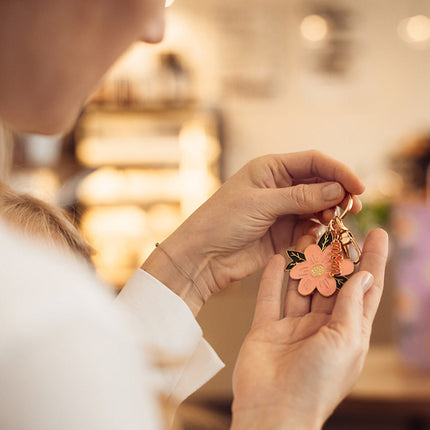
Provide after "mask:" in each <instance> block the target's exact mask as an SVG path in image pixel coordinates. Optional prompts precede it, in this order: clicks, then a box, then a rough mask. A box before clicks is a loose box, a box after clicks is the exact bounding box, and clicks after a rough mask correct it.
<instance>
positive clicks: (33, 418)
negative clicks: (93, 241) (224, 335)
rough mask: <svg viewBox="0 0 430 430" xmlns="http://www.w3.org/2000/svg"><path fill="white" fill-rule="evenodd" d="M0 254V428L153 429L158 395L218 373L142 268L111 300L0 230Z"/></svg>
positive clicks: (181, 310)
mask: <svg viewBox="0 0 430 430" xmlns="http://www.w3.org/2000/svg"><path fill="white" fill-rule="evenodd" d="M0 255H1V256H2V259H1V263H2V264H1V268H0V387H1V388H0V428H1V429H8V430H28V429H32V430H59V429H61V430H76V429H79V430H84V429H91V430H99V429H100V430H120V429H121V430H124V429H127V430H142V429H145V430H152V429H161V428H162V417H161V414H160V410H159V405H158V398H159V393H160V391H161V392H163V393H164V394H165V395H166V396H168V397H169V398H170V399H171V400H172V401H174V402H180V401H182V400H183V399H185V398H186V397H187V396H188V395H190V394H191V393H192V392H194V391H195V390H196V389H198V388H199V387H200V386H201V385H203V384H204V383H205V382H206V381H207V380H208V379H210V378H211V377H212V376H213V375H215V374H216V373H217V372H218V371H219V370H220V369H221V368H222V367H223V364H222V362H221V360H220V359H219V358H218V356H217V355H216V353H215V352H214V351H213V349H212V348H211V347H210V346H209V345H208V343H207V342H206V341H205V340H204V339H203V337H202V331H201V329H200V327H199V325H198V324H197V322H196V320H195V319H194V317H193V315H192V313H191V311H190V310H189V308H188V307H187V306H186V304H185V303H184V302H183V301H182V299H181V298H179V297H178V296H176V295H175V294H174V293H173V292H172V291H170V290H169V289H167V288H166V287H165V286H164V285H163V284H161V283H160V282H159V281H157V280H156V279H154V278H153V277H152V276H151V275H149V274H148V273H146V272H144V271H143V270H140V269H139V270H137V272H136V273H135V274H134V276H133V277H132V278H131V279H130V281H129V282H128V284H127V285H126V287H125V288H124V289H123V291H122V292H121V293H120V294H119V296H118V297H117V298H116V299H115V298H114V296H113V295H112V294H111V293H110V292H109V291H108V289H107V288H106V287H105V286H104V285H102V283H101V282H100V281H98V280H97V279H96V278H95V277H94V275H93V274H92V273H91V271H90V270H88V268H87V267H85V265H83V264H82V263H81V262H78V261H76V260H75V259H74V258H73V257H71V256H69V255H67V256H65V255H60V254H59V253H58V251H56V252H53V251H52V250H51V249H45V248H42V247H41V246H40V244H38V243H37V244H36V243H32V242H28V241H27V240H24V239H23V238H21V237H18V236H16V235H15V234H14V233H11V232H10V231H8V229H7V228H6V227H5V226H4V225H2V224H0ZM154 361H162V362H170V363H173V364H175V365H173V366H172V365H169V366H167V367H164V366H154V365H153V362H154Z"/></svg>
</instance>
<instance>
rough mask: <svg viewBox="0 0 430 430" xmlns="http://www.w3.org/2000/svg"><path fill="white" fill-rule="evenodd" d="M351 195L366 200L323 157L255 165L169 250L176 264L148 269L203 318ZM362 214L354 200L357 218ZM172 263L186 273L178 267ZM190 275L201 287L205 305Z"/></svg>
mask: <svg viewBox="0 0 430 430" xmlns="http://www.w3.org/2000/svg"><path fill="white" fill-rule="evenodd" d="M345 191H346V192H348V193H351V194H354V195H356V194H361V193H362V192H363V191H364V185H363V184H362V182H361V181H360V180H359V178H358V177H357V176H356V175H355V174H354V173H353V172H352V171H351V170H350V169H349V168H348V167H347V166H345V165H344V164H342V163H340V162H338V161H336V160H334V159H332V158H330V157H328V156H326V155H323V154H321V153H319V152H316V151H308V152H298V153H293V154H283V155H269V156H264V157H260V158H257V159H255V160H253V161H251V162H250V163H248V164H247V165H246V166H245V167H243V168H242V169H241V170H239V172H237V173H236V175H234V176H233V177H232V178H230V179H229V180H228V181H227V182H226V183H225V184H224V185H223V186H222V187H221V188H220V189H219V190H218V191H217V192H216V193H215V194H214V195H213V196H212V197H211V198H210V199H209V200H208V201H207V202H206V203H205V204H203V205H202V206H201V207H200V208H199V209H197V211H196V212H194V213H193V214H192V215H191V216H190V217H189V218H188V219H187V220H186V221H185V222H184V223H183V224H182V225H181V226H180V227H179V228H178V229H177V230H176V231H175V232H174V233H173V234H172V235H171V236H169V238H168V239H167V240H166V241H164V242H163V244H162V246H163V249H164V250H165V251H166V253H167V254H168V255H169V256H170V257H171V258H170V259H169V258H168V257H167V255H165V253H163V252H162V251H161V250H156V251H154V253H153V254H151V256H150V258H149V259H148V260H147V261H146V262H145V263H144V265H143V268H144V269H145V270H146V271H147V272H149V273H151V274H152V275H153V276H154V277H156V278H157V279H159V280H160V281H162V282H163V283H164V284H166V285H167V286H168V287H170V288H171V289H172V290H173V291H175V292H176V293H177V294H179V295H180V296H182V297H184V298H185V299H186V301H187V302H188V303H189V304H190V302H191V305H190V307H191V308H192V310H193V311H194V313H197V311H198V309H199V308H200V306H201V305H202V304H203V303H204V301H205V300H206V299H207V298H208V297H209V296H210V295H212V294H214V293H216V292H218V291H219V290H221V289H222V288H224V287H225V286H226V285H228V284H229V283H230V282H232V281H236V280H239V279H242V278H243V277H245V276H247V275H249V274H251V273H253V272H255V271H256V270H258V269H260V268H261V267H263V266H264V265H265V264H266V263H267V261H268V260H269V258H270V257H271V256H272V255H274V254H275V253H277V252H279V251H280V250H282V249H285V248H287V247H288V246H290V244H291V243H293V241H294V239H297V238H298V237H296V238H294V237H293V236H294V235H293V232H294V231H297V232H299V233H300V232H301V233H302V234H303V233H304V231H307V230H308V229H309V227H310V226H311V225H312V222H311V221H309V219H310V218H312V217H316V216H317V215H316V214H318V213H319V214H320V219H321V220H322V221H323V222H328V221H329V220H330V219H331V218H332V216H333V207H335V206H336V205H341V206H343V207H344V206H345V204H346V203H347V200H346V199H345V197H346V196H345ZM360 209H361V203H360V201H359V200H358V198H356V197H355V199H354V205H353V208H352V210H351V212H352V213H356V212H358V211H359V210H360ZM297 226H299V227H300V228H297ZM171 260H173V261H174V262H175V263H176V265H177V266H179V267H181V268H182V269H183V270H181V271H178V268H177V267H172V266H173V265H172V261H171ZM184 273H186V274H188V275H189V276H188V278H192V279H193V280H194V281H195V284H197V285H198V289H199V290H200V293H201V294H200V297H199V294H198V292H197V291H196V288H195V285H192V282H191V281H190V280H189V279H186V278H187V276H186V275H184ZM187 281H188V282H187ZM184 288H186V289H187V291H186V293H184ZM190 294H191V295H190ZM193 294H194V296H193Z"/></svg>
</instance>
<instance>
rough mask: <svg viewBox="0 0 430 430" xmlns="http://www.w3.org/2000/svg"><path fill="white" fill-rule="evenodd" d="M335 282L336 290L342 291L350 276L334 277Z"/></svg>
mask: <svg viewBox="0 0 430 430" xmlns="http://www.w3.org/2000/svg"><path fill="white" fill-rule="evenodd" d="M334 279H335V281H336V288H337V289H339V290H340V289H341V288H342V286H343V284H344V283H345V282H346V281H347V280H348V279H349V277H348V276H335V277H334Z"/></svg>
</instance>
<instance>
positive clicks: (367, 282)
mask: <svg viewBox="0 0 430 430" xmlns="http://www.w3.org/2000/svg"><path fill="white" fill-rule="evenodd" d="M374 280H375V278H374V277H373V275H372V274H371V273H369V272H364V273H363V275H362V276H361V285H362V287H363V290H364V292H366V291H367V290H368V289H369V288H370V287H371V286H372V284H373V281H374Z"/></svg>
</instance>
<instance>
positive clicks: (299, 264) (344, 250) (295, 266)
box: [285, 195, 361, 297]
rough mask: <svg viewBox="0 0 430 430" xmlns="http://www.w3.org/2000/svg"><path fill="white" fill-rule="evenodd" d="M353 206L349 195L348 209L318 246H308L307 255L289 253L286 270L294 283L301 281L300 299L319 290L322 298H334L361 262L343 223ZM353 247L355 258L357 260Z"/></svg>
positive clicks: (355, 245)
mask: <svg viewBox="0 0 430 430" xmlns="http://www.w3.org/2000/svg"><path fill="white" fill-rule="evenodd" d="M353 204H354V201H353V198H352V195H349V200H348V205H347V207H346V209H345V210H344V211H343V213H342V214H341V215H339V216H335V217H334V218H333V219H332V220H331V221H330V222H329V224H328V227H327V231H326V232H325V233H324V234H323V235H322V236H321V238H320V240H319V241H318V244H312V245H309V246H308V247H307V248H306V249H305V252H304V253H302V252H298V251H287V254H288V256H289V257H290V258H291V260H292V261H291V263H290V264H288V266H287V268H286V269H285V270H290V271H291V272H290V277H291V278H292V279H300V282H299V287H298V291H299V293H300V294H301V295H303V296H307V295H309V294H311V293H312V292H313V291H314V290H315V289H317V290H318V291H319V292H320V293H321V294H322V295H323V296H326V297H329V296H331V295H332V294H334V293H335V292H336V289H340V288H341V287H342V285H343V284H344V283H345V282H346V281H347V280H348V279H349V276H348V275H351V273H352V272H353V271H354V264H357V263H358V262H359V261H360V257H361V250H360V247H359V246H358V244H357V242H356V240H355V238H354V236H353V235H352V233H351V232H350V231H349V229H348V227H346V226H345V224H344V223H343V220H344V218H345V217H346V215H347V214H348V212H349V211H350V210H351V209H352V206H353ZM350 247H352V248H353V249H354V251H355V254H356V255H355V259H354V260H352V259H351V255H350Z"/></svg>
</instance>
